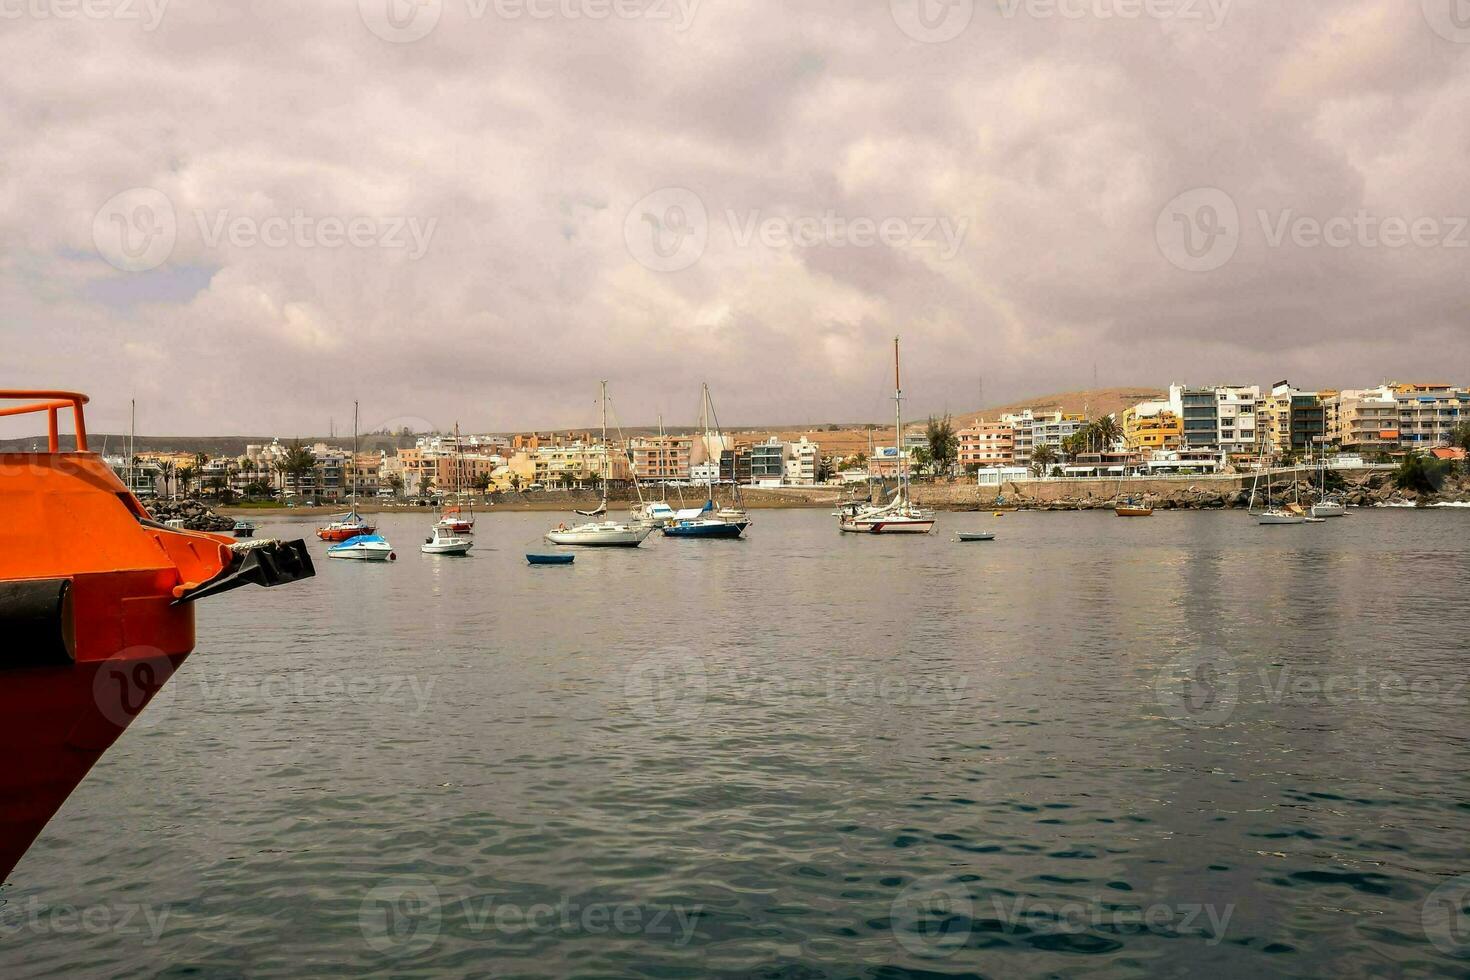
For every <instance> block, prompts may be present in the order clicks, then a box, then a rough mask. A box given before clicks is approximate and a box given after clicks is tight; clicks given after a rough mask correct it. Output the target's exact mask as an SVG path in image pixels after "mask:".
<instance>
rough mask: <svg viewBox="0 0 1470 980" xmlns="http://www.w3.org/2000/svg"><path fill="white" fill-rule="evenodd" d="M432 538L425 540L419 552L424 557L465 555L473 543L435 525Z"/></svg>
mask: <svg viewBox="0 0 1470 980" xmlns="http://www.w3.org/2000/svg"><path fill="white" fill-rule="evenodd" d="M433 532H434V534H433V537H429V538H425V539H424V543H423V545H421V546H420V547H419V550H420V551H422V552H423V553H424V554H426V555H467V554H469V552H470V549H471V548H473V547H474V546H475V542H474V541H473V540H472V539H470V538H467V537H463V536H461V535H458V534H455V533H453V532H452V531H446V530H445V529H444V528H442V527H440V526H439V525H437V524H435V525H434V527H433Z"/></svg>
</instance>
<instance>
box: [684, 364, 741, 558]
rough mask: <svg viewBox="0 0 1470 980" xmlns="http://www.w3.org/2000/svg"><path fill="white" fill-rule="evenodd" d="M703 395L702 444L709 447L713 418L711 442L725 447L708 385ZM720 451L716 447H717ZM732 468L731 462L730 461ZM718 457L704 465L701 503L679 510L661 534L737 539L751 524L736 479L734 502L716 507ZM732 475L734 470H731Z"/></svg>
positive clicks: (700, 409) (701, 414) (701, 405)
mask: <svg viewBox="0 0 1470 980" xmlns="http://www.w3.org/2000/svg"><path fill="white" fill-rule="evenodd" d="M702 396H703V397H702V398H701V399H700V403H699V420H700V430H701V431H702V432H703V434H704V445H705V448H706V449H708V448H709V446H710V420H711V419H715V428H714V436H715V442H714V445H715V446H717V447H723V446H724V440H723V439H721V437H720V423H719V420H718V419H717V418H716V417H715V405H714V401H713V400H712V399H711V398H710V394H709V385H704V387H703V389H702ZM716 451H717V452H718V451H719V450H718V449H717V450H716ZM731 466H732V467H733V466H734V464H733V462H732V463H731ZM719 468H720V465H719V457H718V456H717V457H716V458H715V465H714V467H713V468H712V469H711V468H710V467H708V466H706V467H705V469H706V470H707V471H708V473H709V478H708V480H707V486H706V490H707V492H708V494H709V496H708V498H707V499H706V500H705V503H704V506H703V507H699V508H696V509H694V510H693V511H683V510H681V511H678V512H677V513H676V514H675V515H674V519H673V520H672V521H669V522H668V523H667V524H665V525H664V529H663V530H664V535H665V536H666V537H670V538H738V537H740V536H741V535H742V534H744V533H745V529H746V528H748V527H750V517H749V516H748V515H746V513H745V508H744V507H743V506H741V501H740V483H739V481H738V480H737V481H735V484H734V490H733V491H732V492H733V493H734V495H735V502H734V503H733V504H731V505H730V506H728V507H721V508H719V509H718V510H716V509H715V476H716V474H717V472H718V471H719ZM732 475H733V471H732Z"/></svg>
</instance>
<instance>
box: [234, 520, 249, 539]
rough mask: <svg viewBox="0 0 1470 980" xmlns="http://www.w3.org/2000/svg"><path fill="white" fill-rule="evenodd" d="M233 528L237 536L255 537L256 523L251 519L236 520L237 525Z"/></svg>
mask: <svg viewBox="0 0 1470 980" xmlns="http://www.w3.org/2000/svg"><path fill="white" fill-rule="evenodd" d="M231 530H232V531H233V532H234V535H235V537H237V538H253V537H255V525H254V524H251V523H250V522H249V521H236V522H235V526H234V527H233V528H231Z"/></svg>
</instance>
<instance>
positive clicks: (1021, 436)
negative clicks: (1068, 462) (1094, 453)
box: [1000, 408, 1087, 466]
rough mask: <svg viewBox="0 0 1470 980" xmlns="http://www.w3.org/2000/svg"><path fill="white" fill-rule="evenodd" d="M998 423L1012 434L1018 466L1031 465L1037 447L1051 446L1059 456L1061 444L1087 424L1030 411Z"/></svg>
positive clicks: (1057, 414) (1074, 418) (1080, 419)
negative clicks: (1003, 425) (1012, 432)
mask: <svg viewBox="0 0 1470 980" xmlns="http://www.w3.org/2000/svg"><path fill="white" fill-rule="evenodd" d="M1000 420H1001V421H1002V422H1007V423H1009V424H1010V426H1011V428H1012V429H1013V430H1015V435H1014V436H1013V438H1012V444H1013V447H1014V448H1013V453H1014V455H1015V461H1016V465H1017V466H1027V465H1030V463H1031V454H1032V452H1034V451H1035V449H1036V447H1037V446H1050V447H1051V448H1052V449H1053V450H1055V451H1056V452H1061V449H1062V440H1063V439H1066V438H1068V437H1069V436H1074V435H1076V434H1077V433H1078V432H1079V431H1080V430H1081V429H1082V427H1083V426H1084V425H1086V424H1087V420H1086V419H1084V418H1083V417H1082V416H1080V415H1064V414H1063V413H1062V412H1061V411H1052V412H1033V411H1032V410H1031V409H1029V408H1028V409H1026V410H1025V411H1022V412H1018V413H1015V414H1011V415H1002V416H1001V417H1000Z"/></svg>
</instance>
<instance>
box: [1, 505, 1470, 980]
mask: <svg viewBox="0 0 1470 980" xmlns="http://www.w3.org/2000/svg"><path fill="white" fill-rule="evenodd" d="M560 519H562V515H551V514H534V513H531V514H526V513H517V514H508V513H507V514H498V513H491V514H487V515H480V518H479V525H478V528H477V534H476V542H477V543H476V548H475V550H474V552H473V553H472V554H471V556H470V557H468V558H453V557H431V556H426V555H421V554H420V553H419V545H420V543H421V542H422V540H423V538H424V536H425V534H426V532H427V526H428V524H429V523H430V520H431V518H430V517H428V516H427V514H413V515H392V516H385V517H383V518H381V520H380V533H382V534H383V535H384V536H385V537H387V538H388V539H389V540H390V541H391V542H392V543H393V545H394V546H395V548H396V549H397V555H398V560H397V561H396V562H393V563H389V564H382V565H378V564H366V563H360V562H336V561H327V560H326V559H325V546H324V545H322V544H320V543H319V542H316V541H315V540H314V539H313V540H312V542H311V548H312V551H313V553H314V555H315V556H316V557H317V559H318V560H317V565H318V576H317V578H315V579H313V580H311V581H310V582H305V583H301V584H300V585H299V586H296V587H293V588H290V589H279V590H273V591H268V592H258V591H255V592H251V593H245V592H237V593H232V594H227V595H224V596H220V597H217V598H213V599H209V600H206V601H204V602H202V603H200V605H199V608H198V617H199V647H198V651H197V652H196V653H195V654H194V656H193V657H192V658H190V660H189V661H188V662H187V663H186V664H185V665H184V667H183V668H182V669H181V670H180V671H179V672H178V673H177V674H176V675H175V676H174V677H173V678H172V680H171V681H170V683H169V684H168V686H167V687H165V688H164V690H163V693H162V694H160V695H159V697H158V698H157V700H156V702H155V704H154V705H153V706H151V707H150V708H149V709H148V711H147V712H145V713H144V714H143V715H142V716H141V717H140V718H139V719H138V721H136V722H135V723H134V725H133V727H132V728H131V729H130V730H129V731H128V732H127V734H126V735H125V736H124V737H123V738H122V739H121V740H120V741H119V742H118V744H117V745H116V747H115V748H114V749H113V750H112V751H111V752H110V753H109V754H108V755H107V756H106V757H105V758H104V759H103V760H102V762H101V763H100V764H99V765H98V766H97V767H96V769H95V770H94V771H93V772H92V773H91V775H90V776H89V777H88V778H87V779H86V781H85V782H84V783H83V784H82V786H81V787H80V788H79V790H78V791H77V792H76V793H75V794H74V796H73V797H72V798H71V800H70V801H69V802H68V803H67V804H66V806H65V807H64V808H63V809H62V810H61V812H60V813H59V814H58V816H57V817H56V819H55V820H54V821H53V822H52V824H51V825H50V827H49V828H48V829H47V831H46V832H45V834H44V835H43V836H42V837H41V839H40V840H39V841H38V842H37V843H36V845H35V846H34V847H33V848H32V849H31V851H30V853H29V854H28V855H27V856H26V857H25V859H24V860H22V862H21V863H20V865H19V866H18V867H17V869H16V870H15V872H14V874H13V875H12V876H11V880H10V882H9V883H7V884H6V885H5V886H4V888H3V889H0V903H3V904H0V975H3V976H5V977H10V978H21V977H79V976H118V977H156V976H163V977H186V976H208V977H214V976H225V977H230V976H275V977H300V976H325V977H330V976H352V977H358V976H363V975H368V974H376V973H383V974H389V975H395V976H483V977H490V976H494V977H570V976H577V977H651V978H652V977H657V978H681V977H690V978H694V977H725V976H729V977H745V976H759V977H783V978H827V977H831V978H836V977H893V978H896V977H920V976H983V977H1021V976H1071V977H1077V976H1109V977H1120V976H1121V977H1129V976H1133V977H1186V976H1188V977H1196V976H1221V977H1224V976H1232V977H1237V976H1256V977H1308V976H1334V977H1356V976H1364V977H1367V976H1377V977H1388V976H1445V975H1451V976H1454V975H1464V976H1470V928H1467V927H1466V924H1465V923H1466V921H1467V920H1466V919H1465V918H1464V917H1463V915H1462V909H1463V908H1464V907H1465V906H1466V903H1467V901H1470V877H1467V875H1470V847H1467V840H1470V739H1467V729H1466V718H1467V714H1470V687H1467V684H1466V679H1467V676H1470V675H1467V669H1466V665H1467V660H1470V640H1467V633H1466V623H1467V621H1470V591H1467V589H1466V584H1467V583H1470V533H1467V531H1470V524H1467V521H1470V515H1467V514H1466V513H1465V512H1463V511H1453V510H1442V511H1426V510H1421V511H1396V510H1379V511H1358V512H1355V513H1353V514H1351V515H1350V516H1349V517H1347V518H1344V519H1340V520H1335V521H1332V522H1329V523H1326V524H1322V525H1307V526H1296V527H1259V526H1257V525H1256V524H1255V523H1254V522H1253V521H1251V520H1250V519H1249V518H1248V517H1247V516H1246V515H1244V514H1242V513H1239V512H1235V513H1229V512H1226V513H1184V512H1178V513H1159V514H1156V515H1155V516H1154V517H1152V518H1149V519H1146V520H1120V519H1118V518H1115V517H1114V516H1112V515H1111V514H1110V513H1085V514H1025V513H1012V514H1006V515H1004V516H993V515H991V514H988V513H985V514H941V515H940V521H939V529H938V531H937V532H936V533H935V534H933V535H929V536H923V537H894V538H890V537H867V536H853V535H839V534H838V533H837V531H836V528H835V523H836V522H835V518H832V517H830V516H828V515H827V513H826V512H825V511H758V512H756V513H755V514H754V519H755V523H754V525H753V526H752V528H751V530H750V532H749V535H748V538H747V539H746V540H739V541H702V540H673V539H664V538H662V537H661V536H655V537H654V538H651V539H650V540H649V541H648V542H647V543H646V544H645V545H644V547H642V548H639V549H636V550H621V549H620V550H609V551H597V550H589V551H581V552H578V554H577V559H576V563H575V564H574V565H572V566H566V567H546V568H531V567H528V566H527V565H526V562H525V554H526V552H527V551H533V550H547V547H546V546H545V545H544V543H542V542H541V541H540V540H539V537H540V533H541V532H542V531H544V530H545V529H546V528H547V527H548V526H550V525H552V524H554V523H555V522H556V521H557V520H560ZM258 520H259V523H260V524H261V527H260V530H259V532H258V534H259V535H260V536H293V537H300V536H307V537H311V531H312V528H313V527H314V525H313V524H311V523H309V522H306V521H291V520H289V519H283V518H281V517H280V516H276V515H274V514H268V515H267V516H265V517H262V518H259V519H258ZM961 529H964V530H994V531H995V532H997V537H996V539H995V540H994V541H992V542H985V543H967V544H960V543H957V542H955V541H954V540H953V537H954V533H955V532H956V531H957V530H961ZM14 750H15V747H12V751H14Z"/></svg>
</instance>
